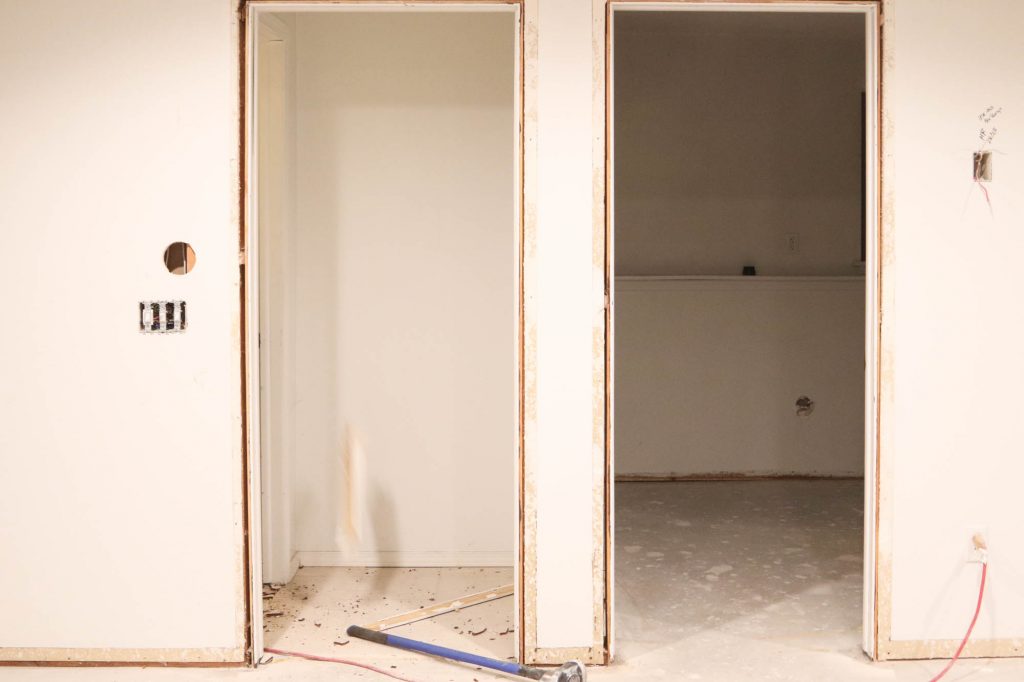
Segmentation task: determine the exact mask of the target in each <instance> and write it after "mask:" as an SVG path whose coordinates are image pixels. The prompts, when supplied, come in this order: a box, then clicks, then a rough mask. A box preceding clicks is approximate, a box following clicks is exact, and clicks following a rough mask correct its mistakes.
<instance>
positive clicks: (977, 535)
mask: <svg viewBox="0 0 1024 682" xmlns="http://www.w3.org/2000/svg"><path fill="white" fill-rule="evenodd" d="M988 542H989V540H988V528H987V527H985V526H971V527H969V528H967V563H969V564H984V563H987V562H988Z"/></svg>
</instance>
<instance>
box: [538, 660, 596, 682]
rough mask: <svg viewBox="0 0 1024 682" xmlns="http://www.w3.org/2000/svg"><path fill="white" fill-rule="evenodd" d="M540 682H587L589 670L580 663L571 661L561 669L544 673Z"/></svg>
mask: <svg viewBox="0 0 1024 682" xmlns="http://www.w3.org/2000/svg"><path fill="white" fill-rule="evenodd" d="M540 682H587V669H586V668H584V667H583V664H582V663H580V662H579V661H569V662H568V663H564V664H562V667H561V668H558V669H556V670H549V671H547V672H546V673H544V677H542V678H540Z"/></svg>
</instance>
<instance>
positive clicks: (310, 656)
mask: <svg viewBox="0 0 1024 682" xmlns="http://www.w3.org/2000/svg"><path fill="white" fill-rule="evenodd" d="M263 650H264V651H265V652H267V653H268V654H278V655H279V656H295V657H296V658H304V659H306V660H307V661H321V662H323V663H340V664H342V665H351V666H355V667H356V668H363V669H364V670H370V671H372V672H375V673H380V674H381V675H386V676H387V677H390V678H393V679H396V680H402V682H416V680H410V679H409V678H408V677H402V676H401V675H396V674H395V673H392V672H388V671H387V670H383V669H381V668H376V667H374V666H372V665H367V664H366V663H359V662H358V661H350V660H348V659H346V658H331V657H330V656H317V655H315V654H304V653H301V652H298V651H284V650H283V649H268V648H266V647H264V648H263Z"/></svg>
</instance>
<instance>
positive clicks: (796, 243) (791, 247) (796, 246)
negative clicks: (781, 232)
mask: <svg viewBox="0 0 1024 682" xmlns="http://www.w3.org/2000/svg"><path fill="white" fill-rule="evenodd" d="M786 253H789V254H797V253H800V233H799V232H790V233H789V234H787V235H786Z"/></svg>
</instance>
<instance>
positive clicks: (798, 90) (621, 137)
mask: <svg viewBox="0 0 1024 682" xmlns="http://www.w3.org/2000/svg"><path fill="white" fill-rule="evenodd" d="M863 90H864V19H863V16H862V15H859V14H842V13H841V14H834V13H833V14H822V13H793V12H789V13H785V12H731V13H723V12H692V11H691V12H680V11H669V12H618V13H617V14H616V15H615V109H614V112H615V189H616V192H615V230H616V245H615V251H616V273H617V274H619V275H739V274H740V273H741V271H742V268H743V266H744V265H755V266H756V267H757V269H758V272H759V273H760V274H763V275H854V274H857V272H858V270H857V268H856V267H855V263H856V262H858V261H859V260H860V225H861V185H860V178H861V93H862V92H863ZM791 233H796V234H798V235H799V242H800V245H799V253H796V254H794V253H791V252H789V251H788V250H787V235H789V234H791Z"/></svg>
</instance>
